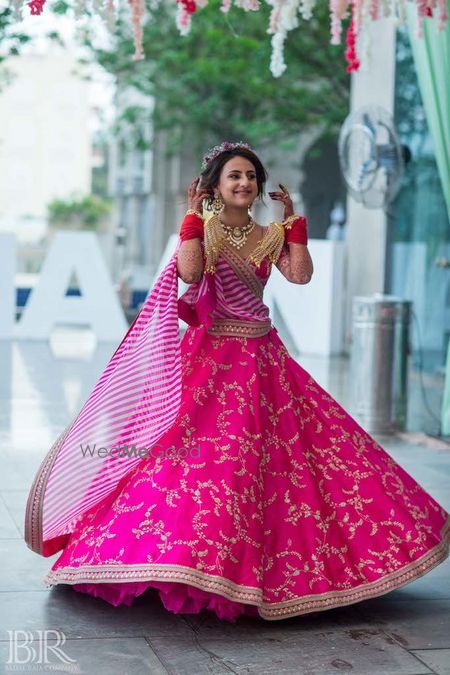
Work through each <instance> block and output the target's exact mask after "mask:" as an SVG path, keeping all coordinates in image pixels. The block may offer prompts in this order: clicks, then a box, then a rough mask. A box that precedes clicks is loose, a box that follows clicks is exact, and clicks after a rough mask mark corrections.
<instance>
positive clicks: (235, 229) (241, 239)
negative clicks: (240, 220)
mask: <svg viewBox="0 0 450 675" xmlns="http://www.w3.org/2000/svg"><path fill="white" fill-rule="evenodd" d="M220 223H221V225H222V227H223V229H224V232H225V234H226V235H227V240H228V241H229V242H230V244H231V245H232V246H234V247H235V248H237V249H240V248H242V246H244V244H245V242H246V241H247V237H248V235H249V234H250V232H251V231H252V230H253V228H254V227H255V221H254V220H253V218H252V217H251V216H250V220H249V222H248V223H247V225H244V227H239V225H227V224H226V223H224V222H223V221H222V220H221V221H220Z"/></svg>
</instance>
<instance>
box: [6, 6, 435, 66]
mask: <svg viewBox="0 0 450 675" xmlns="http://www.w3.org/2000/svg"><path fill="white" fill-rule="evenodd" d="M117 1H119V0H117ZM127 1H128V4H129V5H130V9H131V19H132V23H133V35H134V46H135V53H134V55H133V59H134V60H139V59H143V58H145V55H144V53H143V49H142V39H143V30H142V18H143V15H144V13H145V0H127ZM147 1H149V2H151V3H152V4H157V3H158V2H159V1H160V0H147ZM163 1H166V2H172V3H173V4H174V6H175V4H176V5H177V12H176V23H177V27H178V29H179V31H180V34H181V35H187V34H188V33H189V30H190V28H191V21H192V15H193V14H195V12H197V10H199V9H201V8H202V7H206V5H207V4H208V0H163ZM317 1H319V2H323V1H324V0H264V2H265V3H266V4H267V5H270V6H271V7H272V10H271V13H270V19H269V26H268V29H267V32H268V33H269V34H270V35H272V41H271V42H272V57H271V61H270V70H271V72H272V74H273V76H274V77H280V76H281V75H282V74H283V73H284V71H285V70H286V64H285V62H284V43H285V40H286V37H287V34H288V32H289V31H291V30H293V29H294V28H297V26H298V25H299V22H300V17H301V18H302V19H305V20H306V21H308V20H309V19H310V18H311V17H312V14H313V10H314V6H315V4H316V2H317ZM409 1H410V2H415V3H416V5H417V11H418V28H417V35H418V37H419V38H420V37H421V36H422V24H423V20H424V18H425V17H434V16H435V17H436V18H437V22H438V29H439V30H442V29H443V27H444V26H445V24H446V22H447V21H448V12H447V0H329V5H330V30H331V40H330V42H331V44H334V45H338V44H341V41H342V22H343V20H344V19H347V18H350V21H349V25H348V28H347V32H346V44H347V49H346V52H345V58H346V61H347V71H348V72H349V73H351V72H354V71H357V70H359V67H360V64H361V59H360V57H359V54H358V52H359V51H361V52H365V48H364V42H365V38H366V36H367V25H368V23H369V22H371V21H376V20H377V19H379V18H384V17H388V16H393V17H395V18H396V19H397V20H398V21H399V22H401V23H403V22H404V21H405V17H406V2H409ZM23 2H24V0H13V1H12V4H13V7H14V11H15V15H16V17H17V18H20V11H21V7H22V4H23ZM45 2H46V0H30V1H29V2H27V3H26V4H27V5H28V7H29V8H30V11H31V14H41V12H42V10H43V8H44V5H45ZM75 2H76V7H75V11H76V14H77V16H81V15H82V13H83V4H84V2H85V0H75ZM92 2H93V5H94V8H95V9H96V11H97V12H98V13H99V14H100V15H101V16H103V17H104V18H105V19H106V20H107V22H108V25H109V27H110V28H113V27H114V24H115V11H116V9H115V6H114V0H92ZM105 3H106V5H105ZM233 4H234V5H235V6H236V7H239V8H240V9H243V10H244V11H246V12H256V11H258V10H259V9H260V8H261V4H262V0H222V2H221V6H220V10H221V11H222V12H223V13H225V14H226V13H227V12H229V11H230V8H231V6H232V5H233Z"/></svg>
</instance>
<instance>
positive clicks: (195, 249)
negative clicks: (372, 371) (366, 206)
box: [25, 143, 450, 621]
mask: <svg viewBox="0 0 450 675" xmlns="http://www.w3.org/2000/svg"><path fill="white" fill-rule="evenodd" d="M266 178H267V172H266V170H265V169H264V167H263V165H262V163H261V161H260V159H259V158H258V157H257V155H256V154H255V152H254V151H253V150H252V149H251V148H250V147H249V146H248V145H247V144H245V143H223V144H222V145H220V146H216V147H215V148H213V149H212V150H210V151H209V152H208V153H207V155H206V156H205V157H204V160H203V167H202V171H201V175H200V176H199V177H198V178H196V179H195V180H194V181H193V183H192V184H191V186H190V188H189V195H188V196H189V204H188V206H189V209H188V212H187V214H186V216H185V218H184V220H183V223H182V225H181V229H180V233H179V239H178V242H177V246H176V249H175V251H174V254H173V255H172V257H171V259H170V261H169V263H168V264H167V266H166V267H165V268H164V270H163V272H162V273H161V275H160V276H159V277H158V279H157V281H156V283H155V285H154V286H153V288H152V290H151V292H150V293H149V295H148V297H147V299H146V301H145V303H144V306H143V308H142V310H141V311H140V312H139V314H138V316H137V317H136V319H135V321H134V323H133V324H132V326H131V327H130V329H129V330H128V332H127V334H126V335H125V337H124V338H123V340H122V342H121V343H120V345H119V346H118V348H117V350H116V352H115V353H114V355H113V356H112V358H111V360H110V361H109V363H108V365H107V367H106V369H105V370H104V372H103V373H102V375H101V377H100V379H99V381H98V383H97V384H96V386H95V388H94V389H93V391H92V393H91V394H90V396H89V398H88V399H87V401H86V402H85V404H84V405H83V407H82V408H81V410H80V412H79V413H78V415H77V416H76V418H75V419H74V420H73V422H72V423H71V424H70V425H69V426H68V427H67V429H65V431H64V432H63V433H62V434H61V436H60V437H59V438H58V439H57V441H56V442H55V444H54V446H53V447H52V448H51V449H50V451H49V452H48V454H47V456H46V457H45V459H44V461H43V463H42V465H41V467H40V469H39V471H38V473H37V475H36V478H35V481H34V483H33V486H32V488H31V491H30V495H29V498H28V504H27V512H26V525H25V538H26V541H27V543H28V545H29V546H30V548H32V549H33V550H34V551H36V552H37V553H39V554H41V555H45V556H48V555H52V554H53V553H55V552H57V551H62V552H61V555H60V556H59V558H58V559H57V560H56V562H55V563H54V564H53V566H52V568H51V570H50V572H49V573H48V575H47V576H46V578H45V582H46V583H47V585H49V586H52V585H55V584H71V585H72V586H73V587H74V589H75V590H77V591H80V592H83V593H89V594H91V595H94V596H97V597H100V598H103V599H104V600H106V601H107V602H109V603H111V604H113V605H119V604H121V603H125V604H128V605H129V604H132V602H133V599H134V598H135V597H136V596H138V595H141V594H142V593H143V592H144V591H145V590H146V589H148V588H156V589H158V591H159V596H160V598H161V601H162V602H163V604H164V606H165V607H166V608H167V609H168V610H170V611H172V612H175V613H197V612H199V611H200V610H202V609H204V608H205V609H209V610H211V611H213V612H215V613H216V615H217V616H218V617H220V618H221V619H224V620H227V621H235V620H236V619H237V617H238V616H239V615H241V614H250V615H252V616H255V617H262V618H263V619H268V620H274V619H283V618H287V617H292V616H296V615H300V614H306V613H308V612H317V611H320V610H325V609H330V608H332V607H338V606H343V605H349V604H352V603H356V602H360V601H362V600H364V599H366V598H372V597H374V596H378V595H382V594H384V593H387V592H388V591H391V590H392V589H394V588H397V587H399V586H403V585H404V584H407V583H409V582H411V581H413V580H414V579H417V578H418V577H420V576H422V575H423V574H425V573H426V572H428V571H429V570H431V569H432V568H433V567H435V566H436V565H438V564H439V563H441V562H442V561H443V560H445V558H446V557H447V556H448V554H449V546H450V517H449V514H448V513H447V512H446V510H445V509H444V508H443V507H442V506H441V505H440V504H438V503H437V502H436V501H435V500H434V499H433V498H432V497H431V496H430V495H429V494H428V493H427V492H426V491H425V490H424V489H423V488H422V487H421V486H420V485H419V484H418V483H417V482H416V481H415V480H414V479H413V478H412V477H411V476H410V475H409V474H408V473H407V472H406V471H404V470H403V469H402V467H401V466H400V465H399V464H397V463H396V462H395V461H394V459H393V458H392V457H391V456H390V455H389V454H388V453H387V452H386V451H385V450H384V449H383V448H382V447H381V446H380V445H379V444H378V443H377V442H376V441H375V440H374V439H373V438H372V437H371V436H370V435H369V434H368V433H367V432H366V431H365V430H364V429H363V428H362V427H361V426H359V425H358V423H357V422H356V421H355V420H354V419H353V418H352V417H351V416H350V415H349V414H348V413H347V412H346V411H345V410H344V409H343V408H342V407H341V406H340V405H339V404H338V403H337V402H336V401H335V400H334V399H333V398H332V397H331V396H330V395H329V394H328V393H327V392H326V391H325V390H324V389H323V388H321V387H320V386H319V384H318V383H317V382H316V381H315V380H314V379H313V378H312V377H311V375H310V374H309V373H308V372H307V371H306V370H304V368H302V367H301V366H300V365H299V364H298V363H297V362H296V361H295V360H294V359H293V358H292V357H291V356H290V355H289V353H288V351H287V349H286V347H285V346H284V344H283V342H282V341H281V339H280V337H279V336H278V333H277V330H276V328H275V327H274V326H273V325H272V322H271V319H270V316H269V309H268V307H267V306H266V305H265V304H264V301H263V291H264V287H265V284H266V283H267V280H268V279H269V276H270V274H271V270H272V267H273V266H274V265H275V266H276V267H277V268H278V269H279V270H280V272H281V273H282V274H283V275H284V276H285V277H286V278H287V279H288V280H289V281H290V282H292V283H296V284H306V283H308V281H309V280H310V278H311V275H312V273H313V264H312V261H311V257H310V255H309V252H308V247H307V243H308V236H307V223H306V220H305V218H304V217H302V216H300V215H298V214H295V213H293V208H292V201H291V198H290V196H289V193H288V191H287V190H286V189H284V188H283V187H282V186H280V188H281V191H279V192H273V193H269V194H270V196H271V198H272V199H273V200H276V201H279V202H281V203H282V204H283V205H284V217H283V222H280V223H279V222H272V223H270V225H268V226H261V225H260V224H258V223H256V222H255V221H254V220H253V218H252V217H251V214H250V212H249V209H250V208H251V206H252V204H253V202H254V201H255V199H259V198H262V196H263V194H264V185H265V182H266ZM205 202H206V204H209V205H210V206H212V208H213V215H212V217H210V218H209V219H207V220H205V219H204V217H203V205H204V203H205ZM179 277H181V278H182V279H183V280H184V281H185V282H187V283H188V284H189V288H188V290H187V291H186V292H185V293H184V294H183V295H182V296H181V297H180V298H179V299H178V292H177V291H178V278H179ZM180 317H181V318H182V319H183V320H184V321H185V322H186V323H187V324H188V328H187V330H186V332H185V334H184V335H183V338H182V339H180V337H179V318H180ZM305 320H307V317H305Z"/></svg>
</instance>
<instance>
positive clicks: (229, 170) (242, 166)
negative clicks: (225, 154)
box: [217, 157, 258, 209]
mask: <svg viewBox="0 0 450 675" xmlns="http://www.w3.org/2000/svg"><path fill="white" fill-rule="evenodd" d="M217 189H218V190H219V192H220V194H221V195H222V198H223V201H224V202H225V206H228V207H230V206H231V207H234V208H236V207H241V208H245V209H247V208H248V207H249V206H250V204H251V203H252V202H253V201H254V200H255V199H256V197H257V196H258V183H257V181H256V171H255V167H254V166H253V164H252V163H251V162H250V161H249V160H248V159H246V158H245V157H232V158H231V159H229V160H228V162H227V163H226V164H224V166H223V168H222V172H221V174H220V181H219V184H218V186H217Z"/></svg>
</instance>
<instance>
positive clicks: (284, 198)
mask: <svg viewBox="0 0 450 675" xmlns="http://www.w3.org/2000/svg"><path fill="white" fill-rule="evenodd" d="M279 186H280V188H281V190H282V192H269V197H271V199H275V200H277V201H279V202H283V204H284V214H283V219H284V220H286V219H287V218H289V216H293V215H294V206H293V204H292V199H291V196H290V194H289V192H288V191H287V189H286V188H285V187H284V185H281V183H279Z"/></svg>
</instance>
